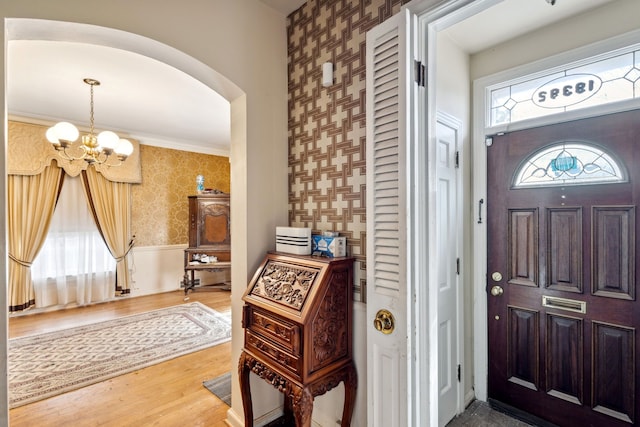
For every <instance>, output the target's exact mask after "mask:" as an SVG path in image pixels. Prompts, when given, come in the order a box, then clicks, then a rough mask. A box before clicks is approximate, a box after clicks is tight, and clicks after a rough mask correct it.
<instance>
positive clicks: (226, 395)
mask: <svg viewBox="0 0 640 427" xmlns="http://www.w3.org/2000/svg"><path fill="white" fill-rule="evenodd" d="M202 385H203V386H204V387H205V388H206V389H207V390H209V391H210V392H211V393H213V394H215V395H216V396H217V397H218V398H220V400H222V401H223V402H224V403H226V404H227V405H228V406H231V373H230V372H227V373H226V374H222V375H220V376H219V377H215V378H214V379H212V380H207V381H203V382H202Z"/></svg>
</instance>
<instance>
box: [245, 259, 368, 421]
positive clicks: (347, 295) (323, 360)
mask: <svg viewBox="0 0 640 427" xmlns="http://www.w3.org/2000/svg"><path fill="white" fill-rule="evenodd" d="M352 283H353V258H349V257H344V258H332V259H331V258H320V257H312V256H298V255H289V254H279V253H270V254H268V255H267V256H266V258H265V259H264V261H263V262H262V264H261V265H260V267H259V268H258V270H257V271H256V273H255V275H254V277H253V279H252V280H251V282H250V284H249V287H248V288H247V291H246V292H245V294H244V296H243V300H244V301H245V306H244V307H243V313H242V326H243V327H244V328H245V334H244V349H243V351H242V353H241V356H240V360H239V363H238V372H239V376H240V390H241V392H242V402H243V405H244V417H245V426H249V427H250V426H253V404H252V397H251V390H250V385H249V374H250V373H251V372H253V373H255V374H256V375H258V376H259V377H260V378H262V379H264V380H265V381H267V382H269V383H270V384H272V385H273V386H274V387H275V388H276V389H278V391H280V392H282V393H284V395H285V414H286V415H290V416H292V417H293V418H294V419H295V421H296V425H297V426H298V427H309V426H311V414H312V411H313V400H314V398H315V397H316V396H319V395H321V394H324V393H326V392H327V391H329V390H331V389H333V388H334V387H336V386H337V385H338V384H340V382H343V383H344V386H345V400H344V406H343V413H342V421H341V423H342V424H341V425H342V426H343V427H347V426H349V425H350V424H351V417H352V413H353V408H354V405H355V398H356V390H357V373H356V369H355V365H354V363H353V359H352V322H353V297H352V295H353V289H352Z"/></svg>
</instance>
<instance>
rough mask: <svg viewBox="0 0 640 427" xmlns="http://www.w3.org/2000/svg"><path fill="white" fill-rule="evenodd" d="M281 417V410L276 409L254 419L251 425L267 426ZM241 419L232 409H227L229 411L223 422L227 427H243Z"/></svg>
mask: <svg viewBox="0 0 640 427" xmlns="http://www.w3.org/2000/svg"><path fill="white" fill-rule="evenodd" d="M281 416H282V408H276V409H274V410H272V411H269V412H267V413H266V414H264V415H262V416H261V417H258V418H256V419H255V420H254V421H253V425H254V426H265V425H267V424H269V423H270V422H272V421H275V420H277V419H278V418H280V417H281ZM243 419H244V417H243V418H240V416H238V414H237V413H236V411H234V410H233V408H229V410H228V411H227V419H226V420H224V422H225V423H226V424H227V425H228V426H229V427H244V421H243Z"/></svg>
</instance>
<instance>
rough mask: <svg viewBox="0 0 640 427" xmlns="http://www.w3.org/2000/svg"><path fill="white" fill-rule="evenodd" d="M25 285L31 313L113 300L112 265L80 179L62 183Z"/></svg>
mask: <svg viewBox="0 0 640 427" xmlns="http://www.w3.org/2000/svg"><path fill="white" fill-rule="evenodd" d="M31 280H32V282H33V290H34V292H35V297H36V299H35V303H36V308H42V307H54V306H58V307H60V306H65V305H68V304H77V305H86V304H90V303H95V302H101V301H107V300H109V299H112V298H113V296H114V292H115V289H116V261H115V259H113V257H112V256H111V253H110V252H109V249H108V248H107V245H106V244H105V243H104V239H103V238H102V236H101V235H100V232H99V231H98V226H97V225H96V222H95V219H94V217H93V213H92V212H91V209H90V208H89V203H88V202H87V198H86V193H85V191H84V188H83V185H82V178H81V177H80V176H76V177H70V176H68V175H66V176H65V178H64V184H63V185H62V190H61V191H60V195H59V196H58V202H57V203H56V209H55V211H54V212H53V216H52V218H51V224H50V225H49V232H48V233H47V238H46V239H45V241H44V244H43V245H42V248H41V249H40V252H39V253H38V256H37V257H36V258H35V259H34V260H33V264H32V266H31Z"/></svg>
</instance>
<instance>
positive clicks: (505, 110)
mask: <svg viewBox="0 0 640 427" xmlns="http://www.w3.org/2000/svg"><path fill="white" fill-rule="evenodd" d="M488 90H489V94H490V97H489V99H488V103H489V104H490V105H489V107H490V112H491V113H490V118H489V126H490V127H492V126H499V125H506V124H510V123H514V122H518V121H522V120H527V119H533V118H537V117H543V116H548V115H551V114H557V113H563V112H566V111H572V110H578V109H582V108H587V107H593V106H596V105H605V104H610V103H614V102H620V101H625V100H631V99H637V98H640V45H634V46H630V47H628V48H626V49H622V50H616V51H614V52H610V53H608V54H606V55H600V56H597V57H592V58H590V59H587V60H584V61H581V62H580V63H579V64H570V65H566V66H564V67H562V68H556V69H553V70H550V71H548V72H546V73H543V74H540V73H536V74H535V75H530V76H527V77H524V78H522V79H518V81H516V82H514V81H510V82H505V83H502V84H499V85H495V86H492V87H490V88H488Z"/></svg>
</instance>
